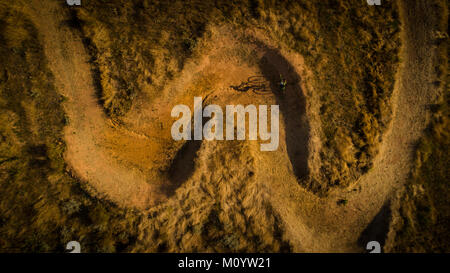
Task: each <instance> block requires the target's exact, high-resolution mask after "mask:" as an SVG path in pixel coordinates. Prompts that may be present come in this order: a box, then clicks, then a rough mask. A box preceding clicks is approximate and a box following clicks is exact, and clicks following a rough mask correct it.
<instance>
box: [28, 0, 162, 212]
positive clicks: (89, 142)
mask: <svg viewBox="0 0 450 273" xmlns="http://www.w3.org/2000/svg"><path fill="white" fill-rule="evenodd" d="M22 4H23V5H26V6H27V8H26V9H25V11H26V12H27V13H28V14H29V16H30V18H31V20H32V21H33V23H34V24H35V25H36V27H37V30H38V33H39V35H40V38H41V40H42V42H43V45H44V52H45V55H46V57H47V60H48V62H49V67H50V69H51V71H52V72H53V75H54V76H55V85H56V87H57V89H58V91H59V92H60V93H61V94H62V95H64V96H65V97H66V98H67V102H66V103H64V108H65V111H66V113H67V115H68V117H69V125H68V126H66V128H65V140H66V144H67V152H66V161H67V162H68V164H69V166H70V167H71V168H72V169H73V170H74V171H75V173H76V175H77V176H78V177H80V178H81V179H83V180H85V181H89V184H90V185H91V186H92V187H93V189H94V191H95V192H97V193H98V194H99V196H101V197H108V198H110V199H112V200H115V201H116V202H117V203H118V204H120V205H130V204H132V205H133V206H136V207H139V208H146V207H148V206H149V200H150V199H149V198H154V195H155V193H154V189H153V188H152V187H151V186H150V185H149V184H148V183H147V180H148V179H149V178H147V177H146V176H145V175H144V174H143V172H142V170H139V169H137V168H133V167H132V166H131V167H130V166H123V165H121V164H119V163H120V162H118V161H117V160H114V158H112V157H111V156H110V155H108V148H109V146H111V145H114V141H119V140H120V139H119V138H116V136H118V137H122V138H123V137H129V138H130V139H131V140H132V139H133V138H138V137H139V136H132V135H131V136H126V135H124V134H123V133H121V131H118V130H117V129H115V128H114V126H112V125H111V123H109V124H108V122H107V118H106V116H105V115H104V113H103V112H102V110H101V107H100V106H99V105H98V102H97V99H96V98H95V95H94V94H95V92H94V90H95V89H94V86H93V80H92V79H93V78H92V75H91V67H90V65H89V64H88V54H87V53H86V51H85V48H84V45H83V43H82V41H81V39H80V37H77V36H76V35H74V34H73V32H72V31H71V30H70V29H69V28H67V27H64V21H65V20H67V18H69V17H68V14H67V12H68V10H63V9H62V8H61V3H59V2H56V1H46V2H45V4H43V3H42V2H41V1H37V0H33V1H26V2H23V3H22ZM68 9H69V8H68ZM130 142H133V141H130ZM136 143H142V141H141V142H136ZM136 150H144V151H147V152H148V151H149V147H146V146H145V145H142V146H141V147H136ZM105 193H107V194H105Z"/></svg>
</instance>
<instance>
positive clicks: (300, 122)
mask: <svg viewBox="0 0 450 273" xmlns="http://www.w3.org/2000/svg"><path fill="white" fill-rule="evenodd" d="M262 47H263V49H264V50H265V54H264V55H263V57H262V58H261V60H260V62H259V68H260V69H261V71H262V74H263V76H264V78H265V79H267V80H268V81H269V83H270V88H271V90H272V91H273V93H274V94H275V97H276V100H277V103H278V105H279V106H280V111H281V113H282V116H283V120H284V124H285V133H286V146H287V152H288V156H289V160H290V161H291V164H292V168H293V171H294V174H295V176H296V177H297V178H298V180H299V182H302V181H305V179H306V178H307V175H308V166H307V160H308V135H309V124H308V122H307V121H306V118H305V113H306V110H305V98H304V97H303V93H302V90H301V87H300V80H301V79H300V76H299V75H298V74H297V73H296V71H295V69H294V67H293V66H292V65H291V64H290V62H289V61H288V60H286V59H285V58H284V57H283V56H282V55H281V54H280V53H279V51H278V50H276V49H271V48H268V47H266V46H262ZM280 75H283V77H284V78H285V79H286V80H287V86H286V89H285V91H284V92H281V90H280V86H279V82H280ZM303 186H307V185H303Z"/></svg>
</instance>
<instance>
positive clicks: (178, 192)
mask: <svg viewBox="0 0 450 273" xmlns="http://www.w3.org/2000/svg"><path fill="white" fill-rule="evenodd" d="M398 3H399V7H400V15H401V22H402V33H401V40H402V50H401V60H402V63H401V68H400V70H399V71H398V73H397V78H396V81H395V88H394V94H393V97H392V107H393V109H392V111H393V116H392V121H391V122H390V125H389V128H388V129H387V131H386V132H385V133H384V135H383V136H382V143H381V146H380V149H379V152H378V155H377V156H376V157H375V159H374V162H373V168H372V169H370V170H369V171H368V173H366V174H365V175H363V176H362V177H361V178H359V180H358V181H355V183H354V184H353V185H351V186H350V187H348V188H345V189H342V188H336V189H332V190H331V191H330V192H329V194H328V195H327V196H318V195H316V194H314V193H312V192H311V191H309V190H308V189H307V187H306V184H307V183H314V182H311V180H310V179H308V176H310V175H311V174H312V173H315V172H318V171H319V170H318V166H317V160H319V155H318V151H319V147H320V145H322V144H321V143H320V140H319V136H318V135H319V131H320V126H321V124H320V118H319V117H318V115H319V114H318V108H319V107H320V106H319V98H318V97H317V96H315V93H314V90H311V89H310V87H309V85H308V83H306V82H305V80H304V79H305V78H307V74H308V73H310V71H311V70H314V67H306V66H305V64H304V62H303V58H302V56H300V55H299V54H298V53H295V52H293V51H291V50H289V49H287V48H284V47H283V46H280V45H274V44H272V41H271V40H270V39H269V38H268V37H267V36H266V35H265V34H264V33H263V32H262V31H260V30H258V29H257V28H255V29H246V30H245V31H243V30H237V29H234V28H233V27H232V26H228V25H226V24H224V25H221V26H217V25H211V26H209V27H208V29H207V30H206V32H205V33H206V34H205V35H204V37H202V38H201V39H200V42H199V44H198V46H197V48H196V51H195V54H194V57H192V58H191V60H189V61H188V62H187V63H186V64H185V66H184V67H183V70H182V72H181V74H180V75H179V76H177V77H175V78H173V79H172V80H170V81H169V82H167V83H166V85H165V88H164V89H163V90H161V94H160V95H159V96H158V97H157V98H156V99H155V100H153V101H152V102H151V103H148V102H147V101H146V100H145V99H137V100H136V102H135V103H134V104H133V106H132V108H131V110H130V111H129V112H128V113H127V114H126V116H124V117H123V119H122V120H120V121H117V120H112V119H110V118H109V117H108V116H107V115H106V114H105V113H104V111H103V109H102V106H101V104H99V101H98V97H97V95H96V88H95V86H94V82H93V75H92V67H91V64H90V63H89V54H88V52H87V50H86V48H85V46H84V44H83V40H82V38H81V37H80V35H79V33H78V32H76V31H73V30H72V29H70V28H69V27H67V26H66V25H65V24H64V22H66V21H67V18H68V14H67V12H66V11H63V10H62V9H61V6H60V5H59V4H58V3H56V2H55V1H48V3H46V4H45V5H42V3H41V2H40V1H22V2H21V3H20V4H17V5H24V6H28V8H26V9H25V10H26V12H27V14H28V15H29V16H30V18H31V20H32V21H33V23H34V24H35V26H36V28H37V30H38V33H39V37H40V39H41V40H42V43H43V45H44V50H45V54H46V57H47V59H48V62H49V67H50V69H51V70H52V72H53V75H54V77H55V84H56V87H57V89H58V91H59V92H60V93H61V94H62V95H63V96H65V97H66V98H67V100H66V101H65V102H64V104H63V105H64V109H65V111H66V112H67V115H68V117H69V124H68V125H67V127H66V129H65V141H66V144H67V151H66V155H65V159H66V162H67V164H68V166H69V168H70V170H71V171H72V172H73V174H74V175H75V176H76V177H78V178H80V180H82V181H83V183H85V185H86V186H87V187H88V188H89V190H90V193H91V194H93V195H94V196H97V197H100V198H105V199H107V200H109V201H112V202H113V203H116V204H117V205H119V206H120V207H124V208H135V209H138V210H140V211H142V213H144V214H145V215H148V217H146V219H144V220H143V222H142V223H141V227H140V228H141V229H142V236H141V237H140V238H138V240H139V241H140V242H141V245H140V246H139V247H137V248H136V251H150V250H153V249H152V248H151V246H149V245H146V238H148V237H151V236H155V235H154V234H155V233H162V232H163V231H162V230H164V229H166V230H171V232H172V233H173V234H178V235H174V236H178V237H179V238H180V239H179V245H177V247H178V248H179V250H186V251H196V250H202V246H196V241H197V240H198V238H197V237H202V236H203V237H205V238H206V237H207V236H209V235H208V234H205V233H200V234H197V233H195V232H193V233H190V234H193V235H189V236H184V235H183V234H182V233H183V232H184V230H186V229H189V228H188V227H187V226H195V224H197V223H199V222H202V221H209V222H211V225H212V226H214V227H215V228H217V229H218V230H219V231H218V232H217V234H219V235H217V236H221V235H224V234H229V233H230V232H231V231H232V230H237V229H239V230H242V232H243V233H245V232H249V233H251V232H260V233H261V234H265V235H263V236H266V235H267V238H265V239H264V240H265V243H266V244H267V245H272V246H273V245H277V246H278V247H275V248H274V249H277V250H279V251H282V250H284V251H286V250H288V251H294V252H349V251H350V252H360V251H364V249H365V244H366V243H367V242H368V241H373V240H376V241H379V242H380V243H381V244H382V245H383V246H384V250H385V251H389V247H390V240H392V236H394V235H395V234H394V231H392V227H393V226H394V225H395V219H396V213H397V209H398V208H397V207H398V204H397V203H398V196H399V194H400V193H401V191H402V189H403V187H402V186H403V183H404V182H405V180H406V179H407V177H408V175H409V173H410V170H411V168H412V163H413V149H414V145H415V143H416V142H417V141H418V139H419V138H420V136H421V135H422V132H423V130H424V129H425V127H426V126H427V124H428V122H429V118H430V114H429V112H428V110H427V106H428V105H431V104H433V103H435V102H436V100H437V98H438V95H439V92H441V91H440V89H439V88H437V87H436V86H434V85H433V84H432V82H431V81H430V80H429V79H430V78H432V74H433V73H434V72H433V68H434V65H435V62H436V61H437V59H436V58H437V57H436V52H435V50H433V49H431V50H430V45H431V43H432V37H431V33H430V31H429V29H430V26H431V25H433V24H435V22H434V21H433V20H435V19H434V18H435V17H434V16H433V14H434V11H433V9H432V8H429V7H428V6H427V1H426V0H422V1H413V2H410V1H406V0H400V1H398ZM417 17H420V18H421V20H417ZM431 48H433V47H431ZM280 74H282V75H284V76H285V78H286V79H287V81H288V83H289V85H288V87H287V89H286V93H285V94H284V95H280V94H279V91H278V86H277V80H278V79H279V75H280ZM255 79H258V80H255ZM252 84H254V85H253V86H252ZM261 86H262V87H261ZM194 96H196V97H202V98H203V104H204V105H205V106H206V105H210V104H215V105H219V106H221V107H222V109H225V106H226V105H238V104H242V105H249V104H253V105H275V104H276V105H279V107H280V114H281V118H280V137H279V140H280V142H279V147H278V150H277V151H275V152H262V151H260V149H259V147H260V143H261V141H248V140H247V141H207V140H202V141H194V140H192V141H186V142H184V141H174V140H173V139H172V136H171V134H170V128H171V126H172V123H173V122H174V118H172V117H171V110H172V108H173V107H174V106H175V105H178V104H185V105H187V106H189V107H191V108H192V107H193V103H194V100H193V98H194ZM337 200H346V202H347V201H348V204H347V205H345V206H342V205H340V204H339V202H337ZM211 208H213V209H211ZM217 219H220V220H221V221H222V222H229V223H230V224H229V226H221V227H218V226H217V225H215V224H214V223H215V222H216V221H217ZM266 233H272V234H279V235H277V236H275V237H274V238H272V237H271V236H269V235H268V234H266ZM230 240H231V239H230ZM241 243H242V242H241ZM148 244H150V243H148ZM230 244H231V243H230ZM166 247H167V248H168V249H169V250H173V249H175V248H176V247H174V246H171V247H169V246H166ZM158 250H162V251H164V250H167V249H164V247H162V248H159V249H158ZM216 250H218V251H220V250H221V249H220V248H209V249H208V248H207V249H206V251H216Z"/></svg>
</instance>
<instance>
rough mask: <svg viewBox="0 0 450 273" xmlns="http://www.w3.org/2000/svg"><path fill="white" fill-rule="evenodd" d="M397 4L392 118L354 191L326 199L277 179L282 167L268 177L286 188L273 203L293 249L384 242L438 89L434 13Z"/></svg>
mask: <svg viewBox="0 0 450 273" xmlns="http://www.w3.org/2000/svg"><path fill="white" fill-rule="evenodd" d="M399 6H400V15H401V21H402V24H403V30H402V34H401V35H402V42H403V46H402V47H403V48H402V51H401V59H402V60H403V64H402V66H401V68H400V72H399V74H398V77H397V81H396V86H395V90H394V97H393V98H392V99H393V101H392V105H393V119H392V122H391V125H390V128H389V129H388V131H387V132H386V133H385V136H384V137H383V142H382V145H381V149H380V152H379V154H378V155H377V156H376V158H375V160H374V164H373V165H374V167H373V169H372V170H370V171H369V173H367V174H366V175H364V176H363V177H361V178H360V181H358V183H357V184H356V185H357V188H355V191H352V189H351V188H350V189H349V190H334V191H333V192H332V193H331V194H330V196H329V197H327V198H318V197H316V196H314V195H312V194H310V193H309V192H306V191H304V190H301V189H300V190H299V188H298V186H297V185H296V183H295V181H289V182H288V181H286V180H282V181H281V180H279V179H276V177H277V173H283V172H284V171H277V170H275V171H274V173H273V179H270V178H266V179H267V181H273V182H274V185H273V187H272V188H274V189H277V188H280V187H286V186H288V189H286V190H285V191H282V192H276V193H275V194H276V196H274V197H273V200H274V201H273V202H274V203H276V202H277V200H283V201H282V202H279V204H278V206H276V207H277V209H278V211H279V212H280V214H281V215H283V219H285V222H286V227H287V231H288V233H289V234H290V237H291V238H292V240H294V242H296V244H294V245H295V246H296V249H295V250H296V251H319V252H321V251H324V252H328V251H342V252H346V251H361V250H362V247H365V243H367V242H368V241H371V240H377V241H379V242H380V243H381V244H382V246H384V244H385V241H386V239H389V238H386V236H387V233H388V232H389V229H390V224H391V223H393V222H392V221H391V219H392V220H393V221H394V222H395V213H396V211H395V209H396V208H395V205H396V201H395V200H396V193H399V190H401V189H402V188H403V187H402V186H403V184H404V182H405V181H406V179H407V178H408V176H409V174H410V171H411V169H412V163H413V151H414V145H415V143H417V141H418V140H419V138H420V137H421V135H422V133H423V131H424V129H425V127H426V126H427V124H428V123H429V120H430V112H429V110H427V109H428V107H427V106H429V105H431V104H433V103H435V102H436V101H437V99H438V94H439V92H441V91H440V90H439V89H438V88H436V87H435V86H434V85H433V81H434V79H435V77H436V76H435V72H434V67H435V65H436V64H437V61H438V60H437V52H436V49H437V48H436V47H435V46H434V45H433V38H432V30H433V28H434V27H435V26H436V24H437V21H436V20H438V16H436V11H435V10H433V7H430V5H429V4H428V3H427V1H426V0H417V1H406V0H401V1H399ZM434 8H435V7H434ZM265 168H266V166H264V167H262V169H265ZM341 198H345V199H347V200H348V205H346V206H339V205H338V204H337V202H336V201H337V200H339V199H341ZM287 200H289V201H287ZM392 214H393V216H391V215H392ZM299 227H301V228H299ZM305 230H308V232H305ZM390 235H391V236H392V235H393V234H390ZM390 239H392V238H390ZM385 249H389V245H387V246H386V248H385Z"/></svg>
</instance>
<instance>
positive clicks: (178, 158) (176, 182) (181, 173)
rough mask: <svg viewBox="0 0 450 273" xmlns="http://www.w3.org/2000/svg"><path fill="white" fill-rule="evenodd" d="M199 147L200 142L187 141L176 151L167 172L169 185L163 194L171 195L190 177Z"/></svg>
mask: <svg viewBox="0 0 450 273" xmlns="http://www.w3.org/2000/svg"><path fill="white" fill-rule="evenodd" d="M201 145H202V141H201V140H188V141H186V143H184V145H183V146H182V147H181V149H180V150H178V152H177V154H176V155H175V157H174V159H173V161H172V164H171V165H170V168H169V170H168V176H169V179H170V182H171V183H170V185H168V186H166V187H164V189H163V192H164V193H165V194H167V196H171V195H173V194H174V193H175V190H176V189H177V188H178V187H180V186H181V185H182V184H183V183H184V182H185V181H186V180H187V179H189V177H191V176H192V174H193V173H194V169H195V158H196V156H197V151H198V150H199V149H200V147H201Z"/></svg>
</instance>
